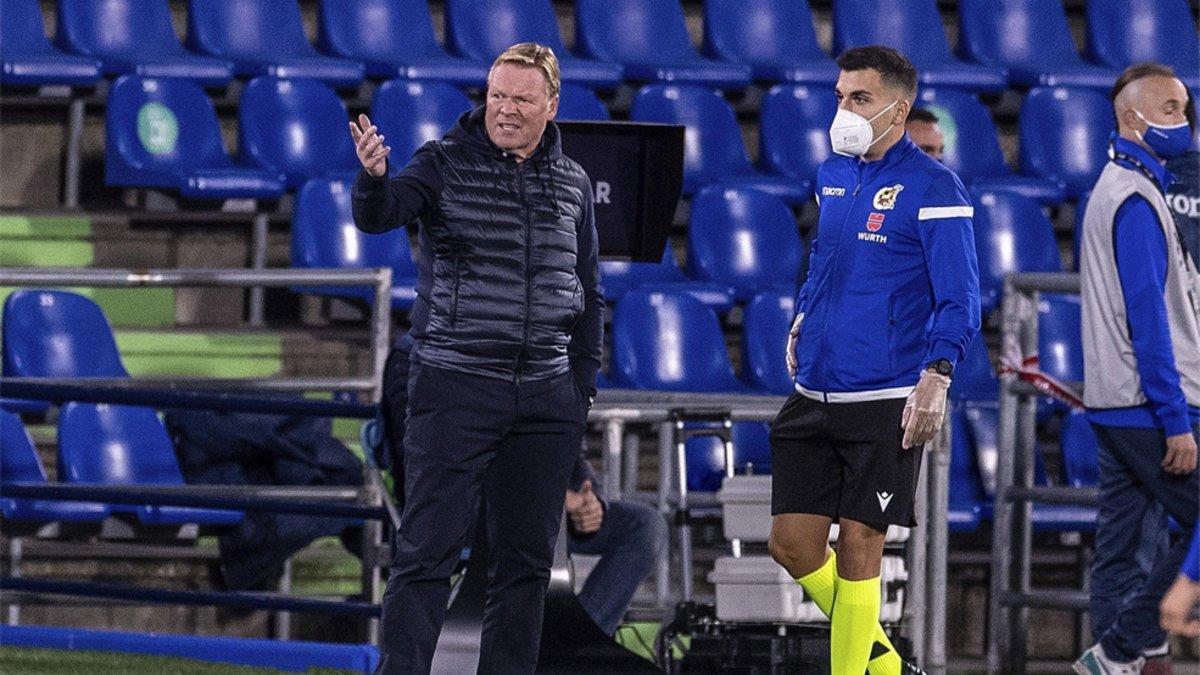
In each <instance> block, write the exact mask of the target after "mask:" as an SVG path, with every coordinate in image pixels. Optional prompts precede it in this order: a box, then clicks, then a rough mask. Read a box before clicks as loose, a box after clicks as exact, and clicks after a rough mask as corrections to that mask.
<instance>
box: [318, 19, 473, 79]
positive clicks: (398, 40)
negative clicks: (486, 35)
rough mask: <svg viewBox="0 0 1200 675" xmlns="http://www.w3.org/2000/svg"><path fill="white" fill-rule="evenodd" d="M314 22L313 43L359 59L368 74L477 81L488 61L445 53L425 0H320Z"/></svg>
mask: <svg viewBox="0 0 1200 675" xmlns="http://www.w3.org/2000/svg"><path fill="white" fill-rule="evenodd" d="M317 25H318V31H317V48H318V49H320V50H321V51H322V52H325V53H326V54H332V55H334V56H340V57H342V58H346V59H353V60H355V61H361V62H363V63H364V64H366V73H367V76H368V77H375V78H382V79H389V80H390V79H392V78H395V77H401V78H406V79H410V80H441V81H443V82H450V83H453V84H459V85H470V86H479V85H482V84H483V83H484V82H486V81H487V74H488V69H489V68H490V67H491V65H492V64H491V61H475V60H471V59H464V58H460V57H457V56H450V55H449V54H447V53H446V51H445V50H444V49H442V46H441V45H440V44H438V42H437V38H436V37H435V36H434V32H433V20H432V18H431V17H430V16H429V3H427V2H425V0H355V1H354V2H346V1H345V0H320V4H319V5H318V24H317Z"/></svg>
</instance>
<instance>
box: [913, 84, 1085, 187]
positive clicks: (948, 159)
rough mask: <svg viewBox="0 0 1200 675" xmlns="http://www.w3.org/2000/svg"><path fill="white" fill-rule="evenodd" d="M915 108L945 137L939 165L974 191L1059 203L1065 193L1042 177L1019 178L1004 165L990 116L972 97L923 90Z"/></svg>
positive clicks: (966, 94)
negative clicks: (934, 118) (927, 114)
mask: <svg viewBox="0 0 1200 675" xmlns="http://www.w3.org/2000/svg"><path fill="white" fill-rule="evenodd" d="M916 105H918V106H920V107H922V108H925V109H927V110H929V111H930V112H932V113H933V114H934V115H936V116H937V118H938V126H939V127H941V129H942V134H943V135H944V137H945V143H946V153H945V156H944V157H943V158H942V163H943V164H945V165H946V166H948V167H950V168H951V169H952V170H954V172H955V173H957V174H958V177H959V178H961V179H962V181H963V182H964V183H967V184H968V185H970V186H972V187H976V188H981V189H989V190H1005V191H1008V192H1016V193H1018V194H1021V195H1024V196H1026V197H1029V198H1030V199H1036V200H1037V201H1038V202H1040V203H1042V204H1047V205H1054V204H1060V203H1062V201H1063V200H1064V199H1065V198H1066V191H1065V190H1064V189H1063V186H1062V185H1060V184H1059V183H1057V182H1055V181H1051V180H1046V179H1045V178H1037V177H1033V176H1018V175H1016V174H1015V173H1013V171H1012V169H1010V168H1009V167H1008V164H1006V163H1005V162H1004V153H1003V152H1002V151H1001V150H1000V139H999V134H998V132H997V131H996V125H995V124H994V123H993V122H992V115H991V113H990V112H988V109H987V108H986V107H984V105H983V104H982V103H980V102H979V99H977V98H975V96H974V95H972V94H969V93H966V92H962V91H956V90H954V89H931V88H923V89H922V90H921V92H920V93H919V94H918V95H917V103H916Z"/></svg>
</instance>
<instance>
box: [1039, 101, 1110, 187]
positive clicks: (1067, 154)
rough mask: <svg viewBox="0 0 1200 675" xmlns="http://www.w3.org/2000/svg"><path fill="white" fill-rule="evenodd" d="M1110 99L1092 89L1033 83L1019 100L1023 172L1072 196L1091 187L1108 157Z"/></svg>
mask: <svg viewBox="0 0 1200 675" xmlns="http://www.w3.org/2000/svg"><path fill="white" fill-rule="evenodd" d="M1114 123H1115V122H1114V120H1113V112H1112V105H1111V104H1110V103H1109V101H1108V98H1107V96H1105V94H1103V93H1101V92H1099V91H1094V90H1090V89H1071V88H1068V87H1035V88H1034V89H1032V90H1030V92H1029V94H1028V95H1027V96H1026V97H1025V101H1024V103H1022V104H1021V114H1020V119H1019V122H1018V124H1019V133H1020V146H1021V172H1022V173H1026V174H1031V175H1034V176H1041V177H1042V178H1047V179H1050V180H1053V181H1057V182H1059V183H1062V184H1064V185H1065V186H1066V187H1067V193H1068V195H1070V196H1071V197H1072V198H1074V197H1078V196H1079V195H1081V194H1083V193H1084V192H1086V191H1088V190H1090V189H1091V188H1092V185H1093V184H1095V182H1096V178H1097V177H1098V176H1099V175H1100V171H1101V170H1102V169H1103V168H1104V164H1105V163H1106V162H1107V161H1108V155H1107V151H1108V138H1109V134H1111V133H1112V130H1113V125H1114Z"/></svg>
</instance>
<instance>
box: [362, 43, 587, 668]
mask: <svg viewBox="0 0 1200 675" xmlns="http://www.w3.org/2000/svg"><path fill="white" fill-rule="evenodd" d="M559 86H560V82H559V67H558V59H557V57H556V56H555V55H554V52H553V50H551V49H550V48H548V47H546V46H544V45H539V44H536V43H532V42H526V43H521V44H518V45H513V46H512V47H510V48H508V49H506V50H505V51H504V52H503V53H501V54H500V56H498V57H497V58H496V60H495V61H494V62H493V65H492V68H491V71H490V72H489V75H488V87H487V95H486V104H485V105H483V106H481V107H479V108H476V109H475V110H472V111H469V112H466V113H464V114H463V115H462V116H461V117H460V118H459V120H458V123H457V124H456V125H455V126H454V128H453V129H451V130H450V131H449V132H448V133H447V134H446V135H445V136H444V137H443V138H442V139H441V140H437V141H430V142H429V143H426V144H425V145H423V146H421V148H420V149H418V150H417V152H416V154H415V155H414V156H413V157H412V159H410V160H409V161H408V163H407V165H406V166H405V167H404V168H403V169H402V170H401V171H400V172H399V174H398V175H396V176H395V177H389V176H388V170H387V162H388V153H389V152H390V149H389V147H388V146H387V145H386V144H385V139H384V137H383V135H382V134H380V133H378V130H377V129H376V128H375V127H374V126H373V125H372V124H371V123H370V120H369V119H368V118H367V117H366V116H365V115H360V116H359V119H358V123H357V124H356V123H354V122H350V134H351V136H352V138H353V140H354V142H355V146H356V152H357V153H358V158H359V162H360V163H361V164H362V167H363V168H362V171H360V172H359V174H358V177H357V179H356V180H355V183H354V189H353V193H352V209H353V214H354V222H355V225H356V226H357V227H358V228H359V229H361V230H363V231H365V232H371V233H378V232H384V231H387V230H390V229H393V228H397V227H405V226H407V225H410V224H412V223H416V222H419V223H420V226H419V229H418V236H419V238H420V247H419V251H420V260H419V279H418V283H417V300H416V303H415V304H414V306H413V310H412V314H411V320H412V324H413V326H412V338H413V353H412V362H411V373H410V375H409V381H408V392H409V401H408V410H407V415H406V422H407V430H406V433H405V437H404V497H405V499H404V512H403V513H402V515H401V521H400V528H399V531H398V532H397V533H396V545H395V547H394V552H395V554H394V557H393V560H392V565H391V570H390V573H389V577H388V584H387V591H386V593H385V594H384V597H383V614H382V617H381V619H380V652H381V654H380V656H381V658H380V665H379V672H380V673H387V674H392V673H427V672H429V670H430V668H431V665H432V662H433V656H434V650H435V649H436V646H437V642H438V635H439V634H440V632H441V629H442V624H443V622H444V620H445V616H446V605H447V601H448V599H449V596H450V576H451V574H452V573H453V571H454V569H455V566H456V564H457V563H458V558H459V552H460V551H461V546H462V542H463V541H464V539H465V538H466V533H467V529H468V528H469V527H470V526H471V524H472V523H473V522H474V520H475V518H474V516H475V513H476V511H475V508H476V504H477V503H478V501H479V500H480V499H482V500H483V501H484V503H485V512H486V514H487V515H486V519H485V520H486V522H485V523H484V527H485V528H486V532H487V537H488V544H489V547H488V550H489V552H490V556H491V558H490V561H489V562H490V569H489V578H488V588H487V601H486V605H485V607H484V616H483V636H482V639H481V643H480V657H479V670H480V672H510V673H532V672H533V671H534V669H535V668H536V666H537V658H538V647H539V640H540V636H541V632H542V631H541V627H542V616H543V610H544V606H545V597H546V589H547V586H548V584H549V579H550V566H551V564H552V563H553V560H554V544H555V541H556V539H557V538H558V531H559V526H560V524H561V521H560V519H561V516H562V509H563V501H564V495H565V494H566V490H567V486H568V482H569V480H570V476H571V471H572V469H573V467H574V466H575V460H576V455H577V454H578V451H579V445H580V443H581V442H582V439H583V434H584V431H585V430H586V426H587V416H588V409H589V408H590V407H591V403H592V398H593V397H594V395H595V391H596V372H597V371H598V370H599V368H600V350H601V344H602V336H603V331H604V296H603V293H602V289H601V288H600V274H599V263H598V252H599V251H598V249H599V245H598V236H597V232H596V221H595V214H594V208H593V195H592V188H591V181H590V180H589V179H588V176H587V174H586V173H585V172H584V170H583V168H582V167H581V166H579V164H578V163H576V162H575V161H573V160H572V159H570V158H569V157H567V156H565V155H564V154H563V151H562V141H561V134H560V133H559V130H558V126H557V125H556V124H554V122H553V119H554V116H555V114H556V113H557V111H558V92H559Z"/></svg>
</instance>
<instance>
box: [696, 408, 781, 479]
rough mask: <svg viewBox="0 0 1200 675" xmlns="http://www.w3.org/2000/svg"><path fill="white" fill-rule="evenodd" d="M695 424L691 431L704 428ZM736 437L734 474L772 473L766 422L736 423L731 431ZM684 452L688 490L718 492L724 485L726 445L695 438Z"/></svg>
mask: <svg viewBox="0 0 1200 675" xmlns="http://www.w3.org/2000/svg"><path fill="white" fill-rule="evenodd" d="M701 426H703V425H701V424H696V425H695V426H693V427H692V428H696V427H701ZM730 432H731V436H732V437H733V439H732V440H733V470H734V473H738V474H742V473H748V472H752V473H753V474H755V475H762V474H770V473H771V443H770V439H769V437H768V435H769V431H768V428H767V424H766V423H765V422H734V423H733V427H732V428H731V429H730ZM684 452H685V453H686V455H687V482H688V490H690V491H693V492H716V491H717V490H719V489H721V483H723V482H724V481H725V442H724V441H723V440H721V439H720V438H719V437H717V436H693V437H692V438H690V439H688V441H687V444H686V445H685V448H684Z"/></svg>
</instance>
